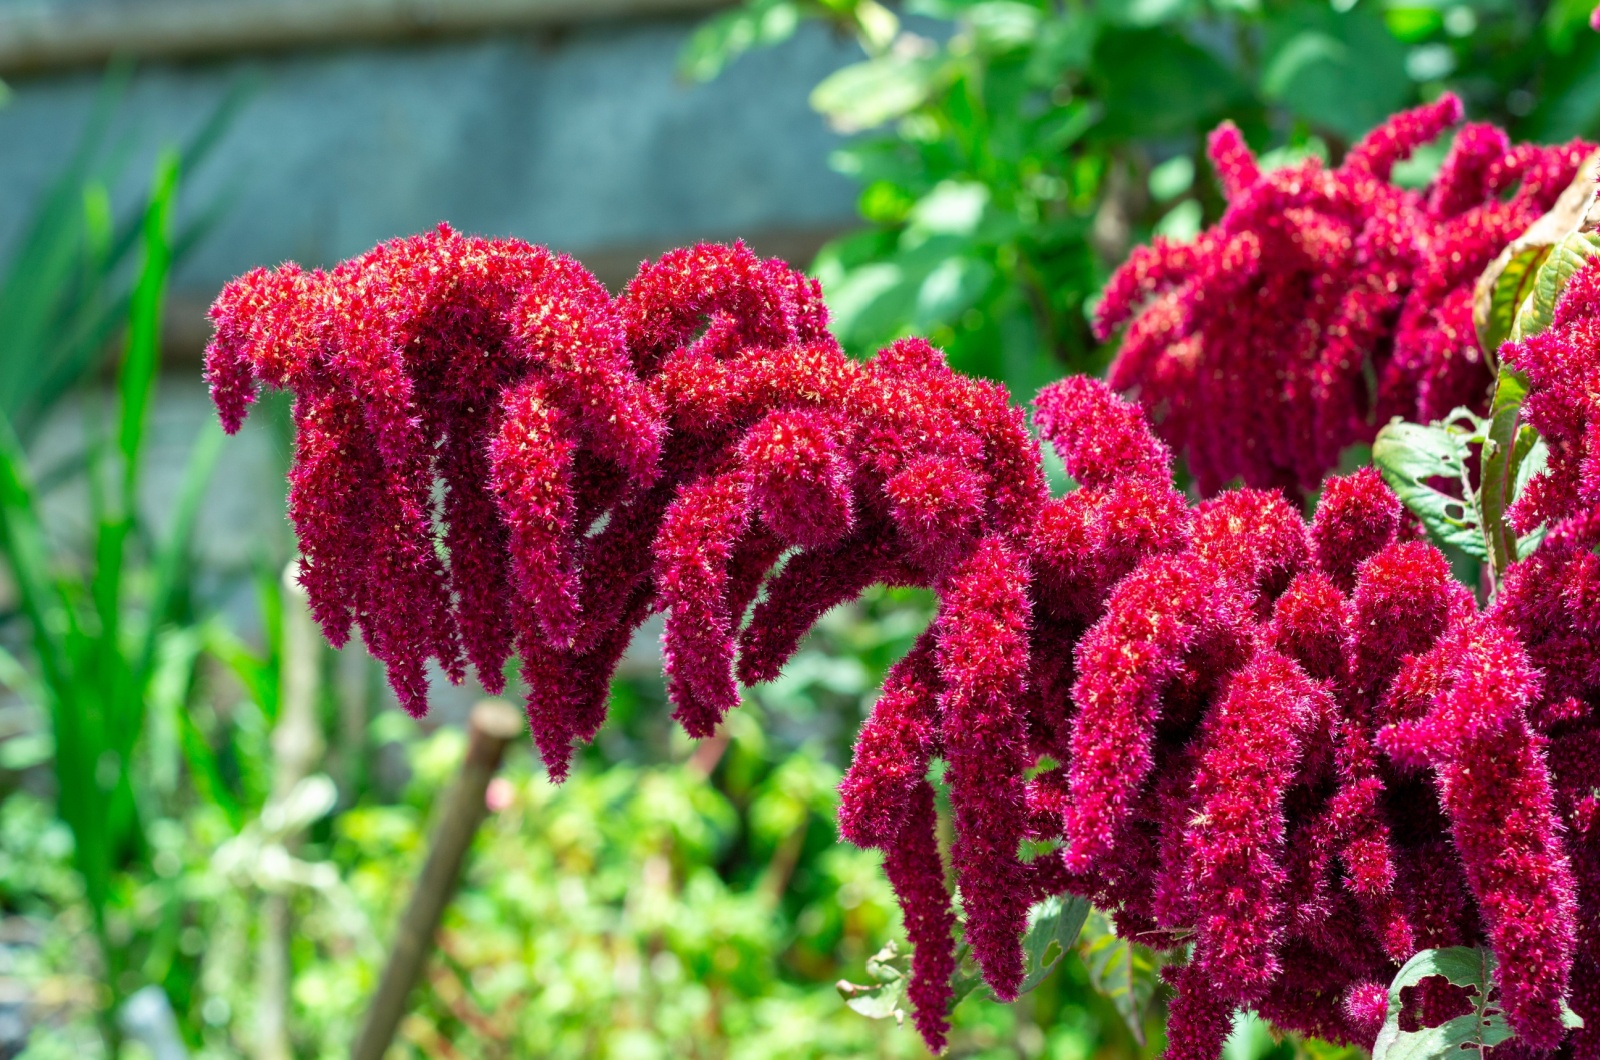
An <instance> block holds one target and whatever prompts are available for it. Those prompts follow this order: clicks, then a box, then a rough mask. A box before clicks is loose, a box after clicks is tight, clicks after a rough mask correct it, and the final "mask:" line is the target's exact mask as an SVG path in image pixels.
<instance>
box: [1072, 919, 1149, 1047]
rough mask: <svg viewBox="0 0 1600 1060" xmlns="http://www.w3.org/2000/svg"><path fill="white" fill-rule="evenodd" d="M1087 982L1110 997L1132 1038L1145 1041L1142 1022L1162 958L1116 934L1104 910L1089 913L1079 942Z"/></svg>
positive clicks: (1143, 1022) (1142, 1043)
mask: <svg viewBox="0 0 1600 1060" xmlns="http://www.w3.org/2000/svg"><path fill="white" fill-rule="evenodd" d="M1079 952H1080V953H1081V954H1082V955H1083V963H1084V964H1085V965H1087V966H1088V969H1089V985H1090V986H1092V987H1094V989H1095V990H1096V991H1097V992H1098V993H1100V994H1103V995H1104V996H1105V997H1107V998H1108V999H1110V1001H1111V1003H1112V1005H1113V1006H1115V1007H1116V1010H1117V1012H1118V1013H1119V1014H1121V1016H1122V1020H1123V1022H1124V1023H1126V1024H1127V1025H1128V1030H1129V1031H1130V1032H1132V1034H1133V1039H1134V1041H1136V1042H1138V1043H1139V1045H1141V1046H1143V1045H1144V1044H1145V1034H1144V1024H1145V1019H1146V1018H1147V1017H1148V1016H1149V1013H1150V1005H1151V1002H1152V1001H1153V1000H1154V998H1155V993H1156V984H1157V983H1158V982H1159V981H1160V975H1159V973H1160V970H1161V958H1160V956H1159V955H1158V954H1156V953H1154V952H1152V951H1151V950H1149V949H1148V948H1146V947H1144V946H1140V945H1139V944H1138V943H1135V942H1133V941H1131V940H1128V939H1123V938H1119V937H1118V936H1117V933H1116V932H1115V930H1113V928H1112V926H1111V921H1110V920H1109V919H1108V918H1107V917H1106V915H1105V914H1104V913H1101V912H1100V911H1099V910H1095V911H1093V912H1092V913H1090V914H1089V918H1088V921H1087V923H1086V924H1085V925H1084V929H1083V937H1082V939H1081V940H1080V942H1079Z"/></svg>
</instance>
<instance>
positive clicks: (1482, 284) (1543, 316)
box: [1472, 152, 1600, 357]
mask: <svg viewBox="0 0 1600 1060" xmlns="http://www.w3.org/2000/svg"><path fill="white" fill-rule="evenodd" d="M1597 167H1600V152H1597V153H1596V154H1592V155H1590V156H1589V157H1588V158H1587V159H1585V160H1584V162H1583V164H1582V165H1580V166H1579V167H1578V175H1577V176H1576V177H1575V178H1574V179H1573V181H1572V183H1571V184H1570V185H1568V187H1567V189H1566V190H1565V191H1564V192H1562V193H1561V197H1560V198H1559V199H1558V200H1556V204H1555V205H1554V206H1553V207H1551V208H1550V210H1549V212H1547V213H1546V214H1545V215H1544V216H1542V217H1540V218H1539V219H1538V220H1537V221H1535V222H1534V223H1533V224H1532V225H1530V226H1528V230H1527V231H1526V232H1524V233H1523V234H1522V235H1520V236H1518V237H1517V238H1516V239H1514V240H1512V242H1511V243H1510V245H1509V246H1507V247H1506V248H1505V249H1504V250H1502V251H1501V252H1500V254H1499V256H1498V257H1496V258H1495V260H1494V261H1493V262H1491V263H1490V264H1489V267H1488V268H1487V269H1485V270H1484V271H1483V273H1482V275H1480V276H1479V277H1478V283H1477V287H1476V288H1475V290H1474V292H1473V298H1472V322H1473V325H1474V326H1475V327H1476V328H1477V331H1478V342H1479V344H1480V345H1482V347H1483V349H1484V351H1485V352H1487V353H1488V354H1489V355H1490V356H1491V357H1493V356H1495V355H1496V354H1497V353H1498V352H1499V349H1500V346H1501V345H1502V344H1503V343H1504V342H1505V341H1506V340H1507V339H1510V338H1511V337H1512V333H1513V331H1515V330H1518V325H1519V322H1520V323H1522V327H1521V333H1522V334H1525V335H1526V334H1532V333H1534V332H1535V331H1537V330H1539V327H1540V324H1539V321H1540V320H1543V322H1544V325H1545V326H1547V325H1548V323H1549V314H1550V313H1551V312H1553V311H1554V307H1555V300H1556V297H1557V296H1558V295H1559V294H1560V288H1561V286H1563V285H1564V284H1565V283H1566V280H1565V279H1564V278H1562V276H1563V273H1564V274H1565V275H1566V276H1570V275H1571V272H1570V269H1569V266H1570V261H1569V262H1568V263H1566V264H1562V265H1558V266H1557V267H1556V269H1555V270H1553V271H1552V272H1550V273H1549V274H1548V275H1546V276H1545V278H1544V280H1543V283H1544V288H1543V292H1544V293H1543V295H1542V296H1541V297H1542V298H1543V299H1544V302H1545V304H1544V305H1541V306H1540V307H1536V308H1535V309H1533V310H1531V311H1530V314H1529V316H1528V317H1527V319H1526V321H1525V322H1524V321H1521V317H1522V311H1523V308H1524V306H1525V305H1527V304H1528V302H1529V301H1530V299H1532V298H1534V296H1535V294H1536V291H1537V290H1538V289H1539V284H1540V282H1541V281H1540V274H1541V273H1542V272H1543V271H1544V269H1543V267H1544V265H1545V263H1546V260H1547V259H1548V258H1549V257H1550V254H1551V252H1552V251H1553V250H1554V249H1555V248H1556V247H1557V246H1559V245H1561V244H1562V243H1563V242H1564V241H1565V240H1567V239H1568V238H1569V237H1571V236H1573V235H1576V234H1578V233H1579V232H1582V231H1583V230H1584V229H1586V228H1590V227H1592V226H1593V225H1594V223H1595V222H1596V221H1597V220H1600V217H1596V208H1595V205H1594V201H1595V183H1596V169H1597ZM1581 249H1582V248H1581V247H1579V246H1574V247H1572V248H1569V252H1570V253H1572V254H1577V253H1581Z"/></svg>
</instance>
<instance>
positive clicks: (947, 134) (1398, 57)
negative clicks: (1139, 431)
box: [683, 0, 1600, 397]
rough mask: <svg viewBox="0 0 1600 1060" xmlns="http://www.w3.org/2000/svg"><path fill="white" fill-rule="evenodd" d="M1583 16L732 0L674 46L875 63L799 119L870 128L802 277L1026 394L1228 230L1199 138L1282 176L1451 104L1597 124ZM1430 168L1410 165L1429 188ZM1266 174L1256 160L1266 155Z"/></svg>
mask: <svg viewBox="0 0 1600 1060" xmlns="http://www.w3.org/2000/svg"><path fill="white" fill-rule="evenodd" d="M1591 6H1592V5H1591V4H1589V3H1587V2H1586V0H1555V2H1554V3H1545V2H1542V0H1460V2H1456V0H1387V2H1385V0H1331V2H1330V0H980V2H973V0H906V2H905V3H904V4H902V5H896V6H893V7H890V6H886V5H885V4H884V3H880V2H878V0H746V2H745V3H744V4H743V5H742V6H741V7H738V8H736V9H734V10H732V11H729V12H726V13H724V14H721V15H719V16H716V17H715V18H713V19H712V20H710V21H709V22H707V23H706V24H705V25H704V26H703V27H702V29H701V30H700V32H699V33H698V34H697V35H696V36H695V38H694V39H693V41H692V42H691V44H690V45H689V47H688V48H687V50H686V52H685V54H684V58H683V69H684V72H685V73H686V74H687V75H688V76H692V77H701V78H704V77H710V76H714V75H715V74H716V73H717V72H718V71H720V70H721V69H722V68H723V66H725V65H726V64H727V63H728V62H730V61H732V60H733V59H734V58H736V57H737V56H738V55H739V54H741V53H743V52H745V51H747V50H749V49H751V48H755V47H761V46H771V45H776V44H779V43H781V42H782V41H783V40H784V39H786V38H787V37H789V36H790V35H792V34H793V33H794V31H795V30H796V28H797V27H798V26H799V25H800V24H801V23H803V22H804V21H806V20H808V19H809V20H818V21H822V22H824V23H826V24H828V25H829V26H831V27H832V28H833V29H834V31H835V32H838V33H842V34H850V35H853V36H854V37H855V38H856V39H857V40H858V41H859V42H860V45H861V47H862V50H863V52H864V53H865V55H864V58H863V60H862V61H861V62H858V63H855V64H853V65H850V66H847V67H845V68H843V69H841V70H839V71H838V72H836V73H834V74H833V75H831V76H830V77H828V78H827V79H826V80H824V81H823V82H822V83H821V84H819V85H817V86H816V89H815V91H814V92H813V94H812V97H811V102H812V105H813V106H814V107H815V108H816V109H817V110H818V111H820V112H821V113H822V114H824V115H825V116H826V117H827V118H828V120H829V121H830V122H831V123H832V124H833V125H834V126H835V127H836V128H838V129H839V130H841V131H843V132H847V133H856V134H859V135H857V136H855V137H854V138H853V139H852V140H851V141H850V142H849V143H848V144H847V146H845V147H843V148H841V149H840V150H839V151H837V152H836V153H835V155H834V158H833V164H834V167H835V168H836V169H837V170H838V171H840V172H841V173H844V174H847V175H848V176H850V177H852V178H853V179H855V180H856V181H858V182H859V183H860V185H861V189H862V190H861V195H860V202H859V206H860V212H861V216H862V219H863V220H864V221H865V222H866V227H865V228H863V229H862V230H860V231H858V232H855V233H852V234H850V235H846V236H843V237H841V238H839V239H837V240H835V241H834V242H832V243H830V244H829V245H828V246H827V247H826V248H825V249H824V250H823V251H822V252H821V254H820V255H819V257H818V258H817V261H816V263H815V265H814V271H815V273H816V275H817V276H819V277H820V278H821V279H822V281H823V284H824V288H825V290H826V293H827V296H828V302H829V306H830V307H831V309H832V310H833V315H834V321H835V329H836V331H837V333H838V334H839V337H840V338H841V340H842V341H843V342H844V343H845V344H846V346H847V347H848V348H850V349H851V350H852V351H853V352H856V353H858V354H865V353H868V352H871V351H872V350H873V349H876V348H878V347H879V346H881V345H883V344H884V343H886V342H887V341H889V340H891V339H893V338H895V337H898V336H901V335H905V334H920V335H925V336H927V337H929V338H930V339H932V340H933V341H934V343H935V344H937V345H940V346H942V347H944V348H945V350H946V351H947V353H948V354H949V356H950V359H951V361H952V363H953V364H955V365H956V366H957V367H958V368H960V369H961V370H963V371H966V372H971V373H976V374H980V375H985V376H988V377H990V378H996V379H1000V380H1003V381H1004V382H1006V383H1007V384H1008V385H1009V386H1010V387H1011V389H1012V391H1013V392H1014V393H1015V394H1017V395H1018V396H1019V397H1023V396H1027V395H1031V394H1032V393H1033V392H1034V390H1035V389H1036V388H1037V387H1038V386H1039V385H1041V384H1042V383H1044V382H1047V381H1049V380H1051V379H1054V378H1056V377H1058V376H1060V375H1061V374H1062V373H1063V372H1064V371H1091V372H1093V371H1098V370H1099V369H1100V368H1101V367H1103V364H1104V362H1105V359H1106V357H1107V354H1108V351H1106V350H1104V349H1102V348H1100V347H1098V346H1097V344H1096V343H1095V342H1094V341H1093V338H1092V336H1091V335H1090V332H1089V328H1088V323H1087V313H1088V311H1089V310H1090V309H1091V308H1092V302H1093V298H1094V295H1095V292H1097V291H1098V289H1099V288H1100V286H1101V285H1102V284H1103V282H1104V279H1105V277H1106V275H1107V274H1108V271H1109V269H1110V268H1111V267H1112V266H1114V265H1115V264H1116V263H1117V262H1119V261H1120V260H1121V259H1122V258H1123V256H1124V255H1125V254H1126V252H1127V250H1128V248H1129V247H1131V246H1132V245H1134V244H1135V243H1138V242H1142V241H1144V240H1146V239H1148V238H1149V237H1150V236H1151V235H1152V234H1163V235H1168V236H1172V237H1174V238H1180V239H1185V238H1190V237H1192V236H1193V235H1194V234H1195V233H1196V232H1198V231H1199V229H1200V227H1201V225H1202V223H1203V222H1204V221H1205V220H1207V219H1214V218H1215V217H1216V216H1217V214H1218V213H1219V211H1220V208H1221V201H1220V198H1219V193H1218V191H1217V189H1216V188H1215V186H1214V185H1213V183H1212V182H1211V180H1210V178H1209V173H1208V170H1207V167H1206V164H1205V159H1204V140H1205V135H1206V133H1207V132H1208V131H1209V130H1210V129H1211V128H1213V127H1214V126H1215V125H1216V124H1217V123H1218V122H1220V121H1222V120H1224V119H1232V120H1234V121H1236V122H1237V123H1238V124H1239V125H1240V126H1241V128H1242V129H1243V130H1244V131H1245V133H1246V136H1247V137H1248V139H1249V140H1250V142H1251V143H1252V144H1253V145H1255V146H1256V147H1257V148H1258V149H1259V150H1264V151H1265V150H1271V151H1273V152H1275V156H1274V157H1275V158H1276V159H1278V160H1286V159H1287V158H1288V157H1292V156H1293V155H1295V154H1299V153H1303V152H1313V153H1317V154H1321V155H1324V156H1327V155H1330V154H1331V155H1334V156H1337V154H1338V153H1339V152H1341V151H1342V150H1343V149H1344V147H1346V146H1347V145H1348V144H1349V143H1350V142H1351V141H1352V140H1354V139H1355V138H1357V137H1359V136H1360V135H1361V134H1362V133H1363V132H1365V131H1366V130H1367V129H1369V128H1371V127H1372V126H1373V125H1375V124H1377V123H1378V122H1379V121H1380V120H1381V119H1382V118H1383V117H1385V116H1386V115H1388V114H1389V113H1391V112H1393V111H1395V110H1398V109H1400V108H1402V107H1405V106H1408V105H1411V104H1414V103H1416V102H1419V101H1422V100H1425V99H1430V98H1433V97H1435V96H1437V95H1438V94H1439V93H1440V92H1443V91H1445V90H1447V89H1448V90H1452V91H1456V92H1458V93H1460V94H1461V95H1462V96H1463V98H1464V99H1465V100H1466V103H1467V109H1468V112H1469V115H1470V116H1471V117H1473V118H1474V119H1479V120H1482V119H1488V120H1492V121H1496V122H1499V123H1501V124H1504V125H1508V126H1509V127H1510V129H1511V131H1512V132H1513V133H1514V134H1515V135H1516V136H1518V137H1520V138H1534V139H1544V140H1555V139H1566V138H1569V137H1572V136H1575V135H1579V134H1593V133H1594V132H1595V131H1596V130H1597V129H1600V36H1597V35H1596V34H1594V33H1592V32H1590V31H1589V29H1588V24H1587V20H1588V13H1589V8H1590V7H1591ZM1441 155H1442V146H1441V148H1440V149H1439V150H1437V151H1433V152H1430V153H1428V154H1426V155H1425V156H1424V157H1421V158H1419V159H1417V160H1416V162H1415V163H1414V164H1413V165H1412V167H1411V170H1412V173H1411V176H1412V177H1413V179H1421V178H1422V177H1424V176H1425V175H1426V173H1427V171H1428V170H1429V169H1430V167H1432V166H1436V165H1437V164H1438V161H1439V159H1440V157H1441ZM1272 160H1273V159H1271V158H1269V159H1268V161H1272Z"/></svg>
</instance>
